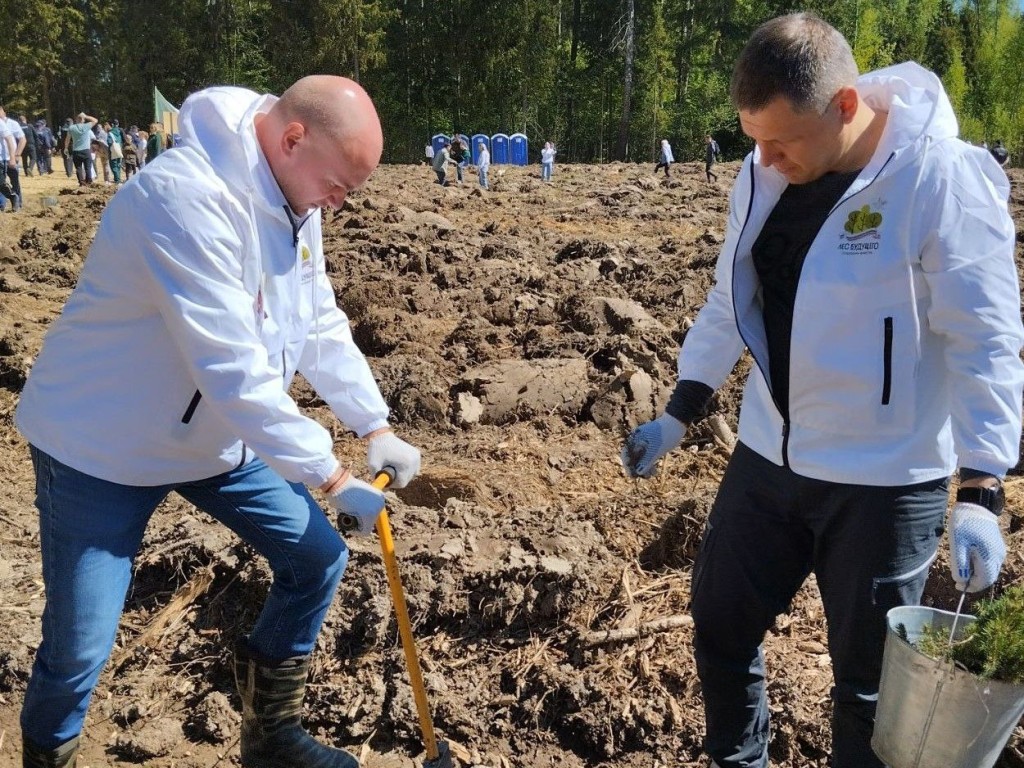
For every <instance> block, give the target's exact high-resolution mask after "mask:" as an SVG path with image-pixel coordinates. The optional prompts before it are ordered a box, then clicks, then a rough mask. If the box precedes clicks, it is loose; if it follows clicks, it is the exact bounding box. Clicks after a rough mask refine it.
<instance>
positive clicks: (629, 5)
mask: <svg viewBox="0 0 1024 768" xmlns="http://www.w3.org/2000/svg"><path fill="white" fill-rule="evenodd" d="M635 38H636V3H635V0H627V2H626V67H625V69H626V71H625V74H624V76H623V80H622V117H621V118H620V119H619V140H618V142H617V143H616V146H615V157H616V158H617V159H619V160H625V159H626V154H627V153H628V152H629V119H630V116H631V114H632V111H633V110H632V107H633V104H632V101H633V56H634V54H635V48H636V40H635Z"/></svg>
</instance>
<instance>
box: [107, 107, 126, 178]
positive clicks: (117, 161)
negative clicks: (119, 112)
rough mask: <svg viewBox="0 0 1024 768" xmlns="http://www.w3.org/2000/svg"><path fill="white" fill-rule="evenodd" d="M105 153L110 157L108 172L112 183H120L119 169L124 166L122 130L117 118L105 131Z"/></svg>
mask: <svg viewBox="0 0 1024 768" xmlns="http://www.w3.org/2000/svg"><path fill="white" fill-rule="evenodd" d="M107 155H108V156H109V157H110V172H111V174H112V175H113V176H114V184H120V183H121V169H122V168H123V166H124V131H122V130H121V124H120V123H119V122H118V121H117V120H114V122H113V124H112V125H111V126H110V129H109V130H108V131H107Z"/></svg>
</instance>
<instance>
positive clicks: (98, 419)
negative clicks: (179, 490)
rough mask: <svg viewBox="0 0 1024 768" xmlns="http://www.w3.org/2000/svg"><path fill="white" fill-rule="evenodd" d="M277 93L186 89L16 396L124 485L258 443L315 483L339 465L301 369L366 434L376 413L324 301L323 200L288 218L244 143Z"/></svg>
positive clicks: (36, 419)
mask: <svg viewBox="0 0 1024 768" xmlns="http://www.w3.org/2000/svg"><path fill="white" fill-rule="evenodd" d="M274 99H275V97H273V96H260V95H258V94H256V93H253V92H251V91H247V90H244V89H241V88H228V87H224V88H211V89H208V90H204V91H200V92H199V93H197V94H194V95H193V96H191V97H189V98H188V99H187V100H186V101H185V103H184V105H183V106H182V109H181V113H180V115H179V125H180V129H181V137H182V139H181V142H180V144H179V145H178V146H177V147H175V149H174V150H173V151H170V152H166V153H164V154H161V155H160V157H159V158H158V159H157V160H155V161H154V162H153V163H150V164H147V165H146V167H145V169H143V171H142V172H141V173H139V174H138V175H136V176H135V177H134V178H133V179H131V181H129V182H128V183H127V184H125V186H124V187H123V188H122V189H121V190H119V191H118V193H117V194H116V195H115V196H114V197H113V199H112V200H111V201H110V204H109V205H108V206H107V208H106V210H105V212H104V214H103V219H102V221H101V222H100V226H99V230H98V232H97V234H96V239H95V241H94V242H93V245H92V248H91V250H90V252H89V256H88V258H87V260H86V262H85V266H84V267H83V269H82V273H81V276H80V278H79V281H78V285H77V287H76V288H75V290H74V292H73V293H72V295H71V297H70V298H69V299H68V302H67V304H66V305H65V308H64V312H63V315H62V316H61V317H60V319H59V320H58V321H57V322H56V323H54V326H53V328H52V329H51V330H50V332H49V333H48V335H47V337H46V341H45V343H44V345H43V349H42V351H41V352H40V354H39V357H38V358H37V360H36V361H35V364H34V365H33V368H32V372H31V374H30V376H29V379H28V382H27V384H26V386H25V389H24V392H23V393H22V396H21V402H20V404H19V406H18V410H17V415H16V420H17V425H18V428H19V429H20V430H21V432H22V434H24V436H25V438H26V439H27V440H28V441H29V442H31V443H32V444H33V445H35V446H36V447H38V448H39V449H41V450H43V451H45V452H46V453H48V454H50V455H51V456H53V457H54V458H56V459H57V460H59V461H61V462H63V463H65V464H67V465H69V466H71V467H73V468H75V469H77V470H79V471H81V472H85V473H87V474H89V475H93V476H95V477H99V478H102V479H104V480H109V481H113V482H117V483H121V484H125V485H143V486H152V485H162V484H167V483H175V482H185V481H189V480H198V479H202V478H205V477H211V476H213V475H217V474H220V473H222V472H225V471H228V470H230V469H232V468H234V467H236V466H240V465H242V464H244V463H245V462H247V461H249V460H250V459H251V458H252V457H253V455H254V454H255V455H256V456H259V457H260V458H262V459H263V460H264V461H266V463H267V464H268V465H270V467H271V468H273V469H274V470H275V471H277V472H278V473H279V474H280V475H281V476H282V477H284V478H285V479H286V480H289V481H291V482H302V483H306V484H307V485H310V486H315V485H321V484H323V483H324V482H326V481H327V479H328V478H329V477H330V475H331V473H332V472H333V471H334V470H335V469H336V468H337V466H338V462H337V460H336V459H335V458H334V455H333V452H332V445H333V443H332V439H331V436H330V434H329V433H328V432H327V430H325V429H324V428H323V427H321V426H320V425H319V424H317V423H316V422H315V421H313V420H311V419H309V418H307V417H306V416H304V415H302V414H301V413H300V412H299V409H298V407H297V406H296V404H295V402H294V401H293V400H292V399H291V397H289V395H288V387H289V384H290V382H291V380H292V377H293V375H294V374H295V372H296V370H298V371H300V372H301V373H302V374H303V375H304V376H305V377H306V378H307V379H308V380H309V381H310V382H311V383H312V384H313V386H314V388H315V389H316V391H317V392H318V393H319V394H320V396H321V397H323V399H324V400H325V401H326V402H327V403H328V405H330V407H331V408H332V409H333V411H334V412H335V413H336V414H337V415H338V417H339V418H340V419H341V420H342V421H343V422H344V423H345V424H346V425H347V426H348V427H349V428H351V429H352V430H354V431H355V432H356V433H357V434H359V435H360V436H362V435H364V434H366V433H367V432H370V431H372V430H374V429H377V428H380V427H383V426H385V425H386V424H387V415H388V409H387V406H386V405H385V403H384V400H383V398H382V397H381V394H380V391H379V389H378V388H377V385H376V382H375V381H374V379H373V375H372V373H371V371H370V369H369V366H368V365H367V363H366V360H365V358H364V357H363V355H362V353H361V352H360V351H359V349H358V348H357V347H356V345H355V343H354V342H353V340H352V335H351V332H350V329H349V324H348V318H347V317H346V316H345V314H344V313H343V312H342V311H341V310H340V309H338V307H337V305H336V304H335V299H334V291H333V288H332V287H331V283H330V281H329V280H328V278H327V274H326V271H325V269H324V257H323V248H322V242H321V231H320V211H319V210H314V211H312V212H311V213H310V214H309V215H307V216H306V218H305V219H302V220H293V218H292V216H291V214H290V211H289V209H288V207H287V203H286V201H285V199H284V196H283V194H282V193H281V190H280V188H279V187H278V186H277V183H276V181H275V180H274V177H273V175H272V174H271V172H270V167H269V165H268V164H267V161H266V158H265V157H264V156H263V153H262V151H261V150H260V148H259V145H258V143H257V141H256V136H255V132H254V130H253V118H254V117H255V116H256V115H257V114H259V113H261V112H266V111H267V110H268V109H269V107H270V105H271V104H272V103H273V101H274Z"/></svg>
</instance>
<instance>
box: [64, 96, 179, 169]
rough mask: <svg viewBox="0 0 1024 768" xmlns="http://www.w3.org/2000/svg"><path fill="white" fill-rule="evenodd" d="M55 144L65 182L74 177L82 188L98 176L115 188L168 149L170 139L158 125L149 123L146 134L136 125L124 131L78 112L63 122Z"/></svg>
mask: <svg viewBox="0 0 1024 768" xmlns="http://www.w3.org/2000/svg"><path fill="white" fill-rule="evenodd" d="M59 143H60V147H61V154H62V155H63V157H64V172H65V173H66V174H67V177H68V178H69V179H70V178H72V176H74V177H75V178H77V179H78V183H79V185H80V186H85V185H87V184H92V183H94V182H96V181H98V177H99V175H100V174H102V175H103V183H104V184H113V185H119V184H121V183H123V182H125V181H127V180H128V179H129V178H130V177H131V176H132V174H134V173H137V172H138V171H139V170H140V169H141V168H142V167H143V166H144V165H145V164H146V163H148V162H151V161H152V160H153V159H154V158H156V157H157V156H158V155H159V154H160V153H161V152H163V151H164V150H166V149H168V148H170V147H171V146H172V145H173V139H172V137H171V136H170V134H167V133H165V131H164V127H163V125H162V124H161V123H151V124H150V126H149V131H144V130H140V129H139V127H138V126H137V125H132V126H130V127H129V128H128V130H127V131H125V130H124V129H123V128H121V124H120V122H119V121H118V120H117V119H114V120H112V121H103V122H102V123H101V122H100V121H99V120H98V119H97V118H95V117H93V116H91V115H87V114H85V112H79V113H78V115H76V116H75V118H74V119H72V118H70V117H69V118H67V119H66V120H65V121H64V125H63V126H61V129H60V136H59Z"/></svg>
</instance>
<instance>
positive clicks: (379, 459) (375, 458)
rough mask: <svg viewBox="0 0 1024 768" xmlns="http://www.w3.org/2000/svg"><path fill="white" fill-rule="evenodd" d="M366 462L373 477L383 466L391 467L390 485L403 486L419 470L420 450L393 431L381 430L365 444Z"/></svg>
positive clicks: (393, 486)
mask: <svg viewBox="0 0 1024 768" xmlns="http://www.w3.org/2000/svg"><path fill="white" fill-rule="evenodd" d="M366 463H367V464H368V465H369V467H370V474H371V475H373V476H374V477H376V476H377V474H378V473H379V472H380V471H381V470H382V469H384V467H391V468H392V469H393V470H394V471H395V479H394V480H392V481H391V487H392V488H405V486H407V485H408V484H409V481H410V480H412V479H413V478H414V477H416V475H417V474H418V473H419V471H420V452H419V450H418V449H416V448H413V447H412V446H411V445H409V444H408V443H407V442H405V440H402V439H401V438H400V437H398V435H396V434H395V433H394V432H381V433H380V434H379V435H377V436H376V437H372V438H370V444H369V445H368V446H366Z"/></svg>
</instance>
